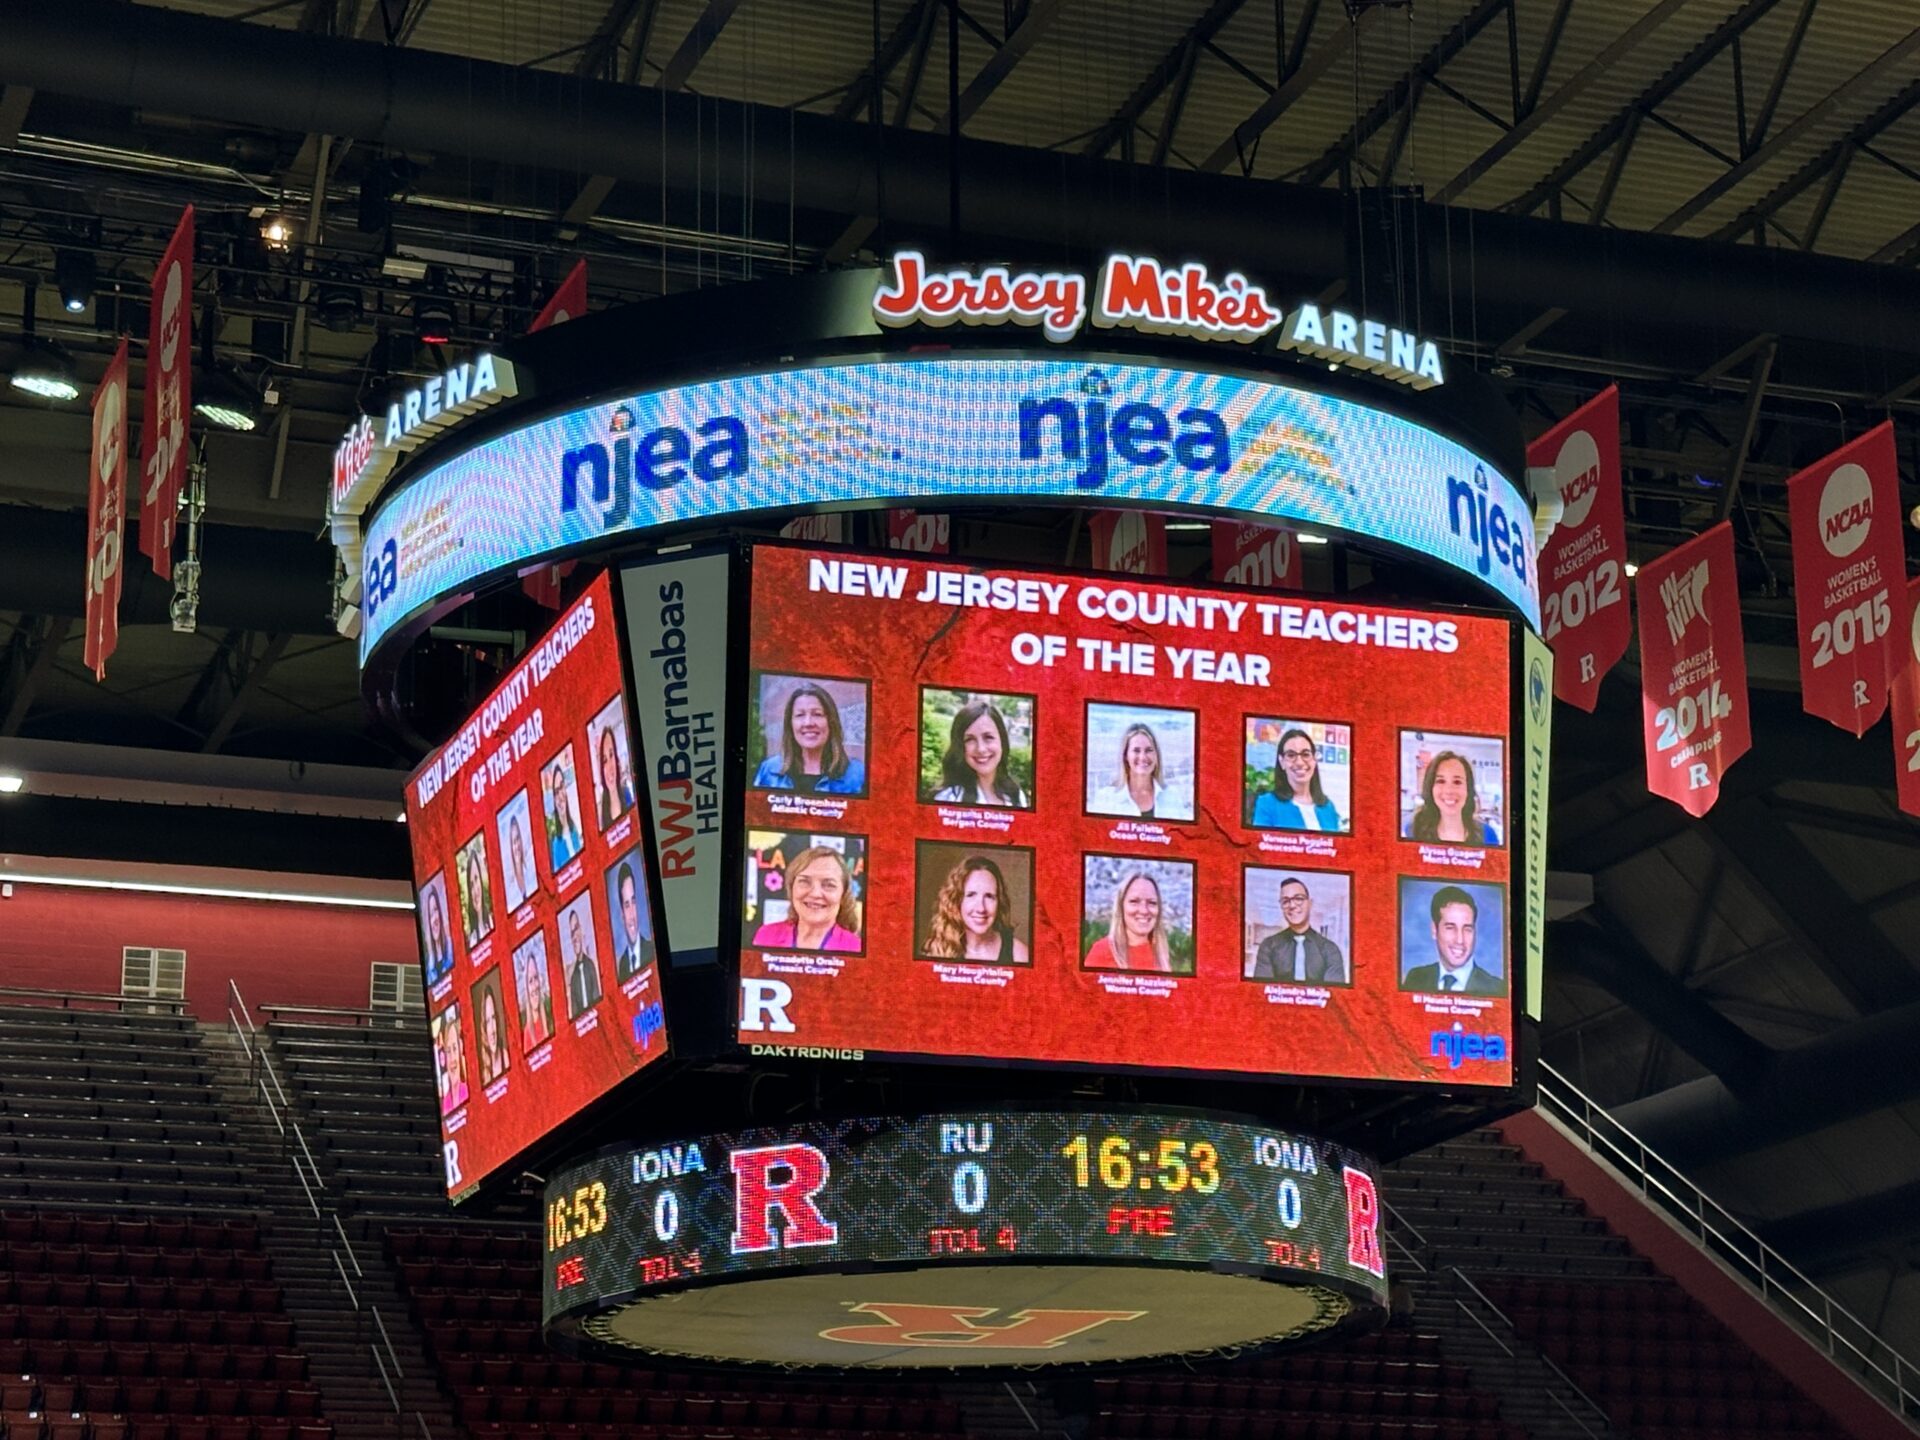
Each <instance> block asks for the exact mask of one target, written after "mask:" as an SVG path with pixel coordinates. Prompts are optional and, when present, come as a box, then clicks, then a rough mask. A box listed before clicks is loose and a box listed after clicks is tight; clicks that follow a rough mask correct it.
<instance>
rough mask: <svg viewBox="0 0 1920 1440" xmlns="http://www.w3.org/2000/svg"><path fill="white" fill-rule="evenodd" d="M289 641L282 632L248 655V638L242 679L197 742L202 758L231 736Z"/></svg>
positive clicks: (270, 637)
mask: <svg viewBox="0 0 1920 1440" xmlns="http://www.w3.org/2000/svg"><path fill="white" fill-rule="evenodd" d="M292 638H293V637H292V636H291V635H288V634H286V633H284V632H282V633H281V634H278V635H270V636H268V637H267V644H266V648H265V649H263V650H262V651H261V652H260V653H259V654H258V655H253V654H252V648H253V644H252V640H251V638H249V640H248V642H247V646H246V651H245V653H247V654H248V655H249V657H250V658H249V659H248V662H247V673H246V678H245V679H243V680H242V681H241V682H240V684H239V686H238V688H236V689H235V690H234V692H233V698H232V699H230V700H228V701H227V704H226V708H225V709H223V710H222V711H221V712H220V718H219V719H217V720H215V721H214V722H213V728H212V729H211V730H209V731H208V732H207V738H206V739H205V740H203V741H202V742H201V744H200V752H201V753H202V754H203V755H212V754H214V753H215V752H216V751H218V750H219V749H220V747H221V746H222V745H225V744H226V743H227V740H228V738H229V737H230V736H231V735H232V734H233V727H234V726H235V725H236V724H238V723H239V720H240V717H241V716H242V715H243V714H245V713H246V709H247V706H248V705H250V704H251V703H252V702H253V697H254V696H255V695H256V694H257V693H258V692H259V690H260V687H261V684H262V682H264V681H265V680H266V678H267V674H268V672H269V671H271V670H272V669H273V667H274V666H275V665H277V664H278V663H279V661H280V657H281V656H282V655H284V654H285V653H286V650H287V642H288V641H289V640H291V639H292Z"/></svg>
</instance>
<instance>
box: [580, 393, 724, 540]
mask: <svg viewBox="0 0 1920 1440" xmlns="http://www.w3.org/2000/svg"><path fill="white" fill-rule="evenodd" d="M607 435H608V438H609V441H610V443H607V444H602V443H601V442H599V441H590V442H589V443H587V444H585V445H582V446H580V447H579V448H577V449H574V450H569V451H567V452H566V454H564V455H562V456H561V457H560V509H561V512H562V513H563V514H564V513H569V512H572V511H574V510H578V509H579V508H580V505H581V503H582V502H581V489H582V482H583V481H584V482H585V489H586V490H587V492H588V496H589V498H590V502H591V503H592V504H593V505H596V506H598V507H600V515H599V520H600V526H601V528H602V529H604V530H618V529H619V528H620V527H621V526H623V525H625V524H626V523H627V522H628V520H629V518H630V517H631V516H632V514H633V487H634V483H635V482H636V481H638V482H639V484H640V486H641V487H642V488H643V489H646V490H655V491H658V490H671V489H672V488H673V487H674V486H676V485H679V484H681V483H683V482H684V481H686V480H688V479H689V478H691V479H695V480H701V481H704V482H706V483H707V484H709V485H711V484H714V483H715V482H717V481H721V480H738V479H741V478H742V477H744V476H745V475H746V473H747V467H748V465H749V463H750V460H749V455H748V449H747V427H746V426H745V425H743V424H742V423H741V422H740V417H739V416H737V415H716V416H714V417H713V418H711V419H709V420H702V421H700V422H699V423H698V424H696V425H684V426H683V425H675V424H671V423H669V424H665V425H661V426H658V427H656V428H655V429H652V430H648V431H646V432H644V433H640V432H639V427H638V425H637V423H636V422H635V419H634V414H633V411H631V410H629V409H628V408H627V407H626V406H625V405H620V406H617V407H615V409H614V412H613V414H612V416H611V417H610V419H609V420H608V422H607Z"/></svg>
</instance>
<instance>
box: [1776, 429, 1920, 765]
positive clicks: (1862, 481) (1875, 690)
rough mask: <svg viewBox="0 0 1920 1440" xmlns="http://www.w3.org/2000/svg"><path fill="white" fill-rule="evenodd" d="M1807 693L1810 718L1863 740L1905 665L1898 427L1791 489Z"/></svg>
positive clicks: (1833, 458)
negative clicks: (1899, 613)
mask: <svg viewBox="0 0 1920 1440" xmlns="http://www.w3.org/2000/svg"><path fill="white" fill-rule="evenodd" d="M1787 518H1788V520H1789V522H1790V523H1791V525H1792V527H1793V601H1794V617H1795V627H1796V628H1797V629H1798V630H1799V632H1800V695H1801V704H1802V705H1803V706H1804V707H1805V709H1806V712H1807V713H1808V714H1809V715H1818V716H1819V717H1820V718H1821V719H1822V720H1831V721H1832V722H1833V723H1834V724H1835V725H1838V726H1839V727H1840V728H1841V729H1842V730H1848V731H1851V732H1852V733H1853V734H1854V735H1856V736H1858V735H1864V734H1866V733H1867V729H1868V727H1869V726H1871V725H1872V724H1873V723H1874V722H1875V721H1876V720H1878V719H1879V718H1880V712H1881V711H1883V710H1884V709H1886V706H1887V682H1888V680H1889V679H1890V678H1891V677H1892V674H1893V672H1894V670H1895V668H1896V667H1897V665H1898V663H1899V661H1898V651H1897V650H1896V649H1895V648H1894V647H1895V645H1896V643H1897V642H1896V639H1895V636H1894V611H1895V610H1896V609H1897V608H1898V602H1899V600H1900V598H1901V597H1900V586H1901V583H1902V581H1904V579H1905V578H1906V565H1907V557H1906V550H1905V547H1904V546H1903V545H1902V543H1901V536H1900V463H1899V458H1898V456H1897V455H1896V453H1895V451H1894V448H1893V422H1892V421H1891V420H1889V421H1887V422H1886V423H1885V424H1883V425H1879V426H1876V427H1875V428H1874V429H1872V430H1869V431H1868V432H1867V433H1866V434H1865V435H1862V436H1861V437H1860V438H1859V439H1858V440H1855V441H1854V442H1853V443H1852V444H1850V445H1843V446H1841V447H1840V448H1839V449H1838V450H1836V451H1834V452H1833V453H1832V454H1831V455H1829V456H1827V458H1826V459H1824V460H1822V461H1821V462H1820V463H1819V464H1817V465H1812V466H1809V467H1808V468H1807V469H1805V470H1802V471H1801V472H1800V473H1799V474H1798V475H1796V476H1794V477H1793V478H1792V479H1791V480H1789V481H1787Z"/></svg>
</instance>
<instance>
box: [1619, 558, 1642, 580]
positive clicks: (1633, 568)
mask: <svg viewBox="0 0 1920 1440" xmlns="http://www.w3.org/2000/svg"><path fill="white" fill-rule="evenodd" d="M1620 568H1621V569H1622V570H1625V571H1626V572H1627V578H1628V579H1629V580H1631V579H1632V578H1633V577H1634V576H1636V575H1638V574H1639V573H1640V567H1639V566H1638V565H1636V564H1634V563H1633V562H1632V561H1631V560H1629V561H1627V563H1626V564H1625V565H1622V566H1621V567H1620Z"/></svg>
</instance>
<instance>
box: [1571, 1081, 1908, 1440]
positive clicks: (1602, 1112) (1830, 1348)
mask: <svg viewBox="0 0 1920 1440" xmlns="http://www.w3.org/2000/svg"><path fill="white" fill-rule="evenodd" d="M1540 1077H1541V1083H1540V1087H1539V1102H1538V1103H1539V1104H1540V1106H1541V1108H1542V1109H1543V1110H1545V1109H1548V1108H1549V1107H1551V1110H1552V1112H1554V1113H1557V1115H1558V1116H1560V1117H1561V1118H1564V1119H1565V1120H1566V1121H1568V1122H1569V1124H1570V1126H1572V1127H1576V1128H1577V1129H1578V1130H1579V1131H1581V1132H1584V1141H1585V1145H1586V1148H1587V1150H1588V1151H1589V1153H1591V1154H1592V1155H1594V1156H1595V1158H1597V1159H1599V1160H1601V1161H1603V1162H1606V1163H1609V1164H1611V1165H1612V1166H1613V1167H1614V1168H1615V1169H1617V1170H1619V1171H1620V1172H1621V1173H1622V1174H1623V1175H1624V1176H1625V1177H1626V1178H1627V1180H1628V1181H1629V1182H1630V1183H1637V1184H1638V1185H1639V1187H1640V1193H1641V1194H1642V1195H1643V1196H1645V1197H1646V1198H1647V1199H1648V1200H1658V1201H1659V1202H1660V1205H1661V1208H1662V1209H1664V1210H1667V1211H1668V1212H1669V1213H1671V1214H1673V1215H1674V1216H1676V1217H1677V1218H1678V1219H1679V1220H1681V1221H1682V1223H1683V1224H1684V1225H1685V1226H1687V1227H1688V1228H1691V1229H1692V1230H1693V1231H1694V1232H1695V1234H1696V1235H1697V1237H1698V1239H1699V1241H1700V1244H1701V1246H1702V1247H1703V1248H1705V1249H1708V1250H1710V1251H1711V1252H1712V1253H1713V1254H1715V1255H1717V1256H1719V1257H1720V1258H1721V1259H1723V1260H1726V1261H1728V1262H1729V1263H1731V1264H1732V1265H1734V1267H1735V1268H1736V1269H1737V1270H1739V1271H1740V1272H1741V1273H1742V1274H1743V1275H1744V1276H1745V1278H1746V1279H1747V1280H1748V1282H1749V1283H1750V1284H1753V1285H1754V1287H1755V1288H1756V1289H1757V1290H1758V1291H1759V1292H1760V1296H1761V1298H1762V1299H1764V1300H1766V1301H1768V1302H1770V1303H1771V1305H1772V1306H1773V1308H1774V1310H1775V1311H1776V1312H1777V1313H1779V1314H1780V1315H1782V1316H1783V1317H1784V1318H1785V1319H1787V1320H1789V1321H1790V1322H1792V1323H1794V1324H1795V1325H1796V1326H1797V1327H1798V1328H1800V1330H1801V1331H1802V1332H1803V1333H1804V1334H1805V1335H1806V1336H1807V1337H1808V1338H1809V1339H1811V1340H1813V1341H1814V1342H1816V1343H1822V1344H1824V1345H1825V1347H1826V1351H1827V1354H1828V1355H1829V1356H1831V1357H1832V1358H1833V1359H1834V1360H1835V1361H1839V1360H1840V1359H1841V1356H1840V1351H1841V1350H1842V1349H1845V1350H1846V1351H1847V1352H1848V1353H1849V1354H1851V1355H1852V1356H1854V1357H1855V1358H1856V1359H1857V1360H1858V1361H1859V1363H1860V1366H1862V1367H1864V1368H1863V1369H1861V1370H1859V1371H1854V1372H1853V1373H1856V1374H1857V1375H1858V1376H1859V1378H1860V1379H1861V1381H1862V1382H1863V1383H1865V1384H1867V1385H1868V1387H1869V1388H1870V1389H1873V1390H1875V1391H1876V1392H1879V1391H1880V1390H1882V1389H1883V1388H1884V1390H1885V1391H1886V1392H1887V1393H1884V1394H1881V1395H1880V1398H1881V1399H1882V1400H1884V1401H1886V1402H1887V1403H1888V1404H1890V1405H1891V1407H1892V1408H1893V1409H1894V1410H1896V1411H1897V1412H1898V1413H1900V1414H1901V1415H1903V1416H1904V1415H1915V1414H1920V1391H1916V1388H1915V1386H1916V1383H1920V1368H1916V1367H1915V1365H1914V1363H1913V1362H1912V1361H1911V1360H1909V1359H1907V1358H1906V1356H1904V1355H1903V1354H1901V1353H1900V1352H1899V1351H1898V1350H1896V1349H1894V1348H1893V1346H1891V1345H1889V1344H1888V1343H1887V1342H1886V1341H1885V1340H1882V1339H1881V1338H1880V1337H1879V1336H1878V1335H1876V1334H1875V1333H1874V1331H1873V1327H1872V1326H1870V1325H1868V1324H1867V1323H1866V1322H1865V1321H1863V1320H1862V1319H1860V1317H1859V1316H1857V1315H1855V1314H1854V1313H1853V1312H1852V1311H1851V1310H1849V1309H1848V1308H1847V1307H1846V1306H1845V1305H1843V1304H1841V1303H1840V1302H1839V1301H1838V1300H1836V1299H1834V1297H1833V1296H1832V1295H1830V1294H1829V1293H1828V1292H1827V1291H1825V1290H1824V1289H1822V1288H1821V1287H1820V1286H1819V1285H1818V1284H1816V1283H1815V1282H1814V1281H1813V1280H1812V1279H1810V1278H1809V1277H1808V1276H1807V1275H1806V1274H1805V1273H1804V1272H1803V1271H1801V1270H1800V1269H1799V1268H1798V1267H1797V1266H1795V1265H1794V1264H1793V1263H1792V1262H1790V1261H1789V1260H1788V1259H1787V1258H1786V1257H1785V1256H1783V1255H1781V1254H1780V1252H1779V1251H1777V1250H1775V1249H1774V1248H1773V1247H1772V1246H1771V1245H1769V1244H1767V1242H1766V1241H1765V1240H1762V1239H1761V1238H1760V1237H1759V1236H1758V1235H1757V1234H1755V1233H1754V1232H1753V1230H1752V1229H1751V1228H1749V1227H1748V1226H1747V1225H1746V1224H1745V1223H1743V1222H1742V1221H1741V1220H1740V1219H1739V1218H1738V1217H1737V1216H1735V1215H1734V1214H1733V1212H1732V1211H1730V1210H1728V1209H1727V1208H1726V1207H1725V1206H1724V1205H1722V1204H1720V1203H1719V1202H1718V1201H1717V1200H1715V1199H1714V1198H1713V1197H1712V1196H1710V1195H1708V1194H1707V1193H1706V1192H1705V1191H1704V1190H1702V1189H1701V1188H1700V1187H1699V1186H1697V1185H1695V1184H1694V1183H1693V1182H1692V1181H1691V1180H1689V1179H1688V1178H1687V1177H1686V1175H1685V1174H1684V1173H1682V1172H1681V1170H1680V1168H1679V1167H1678V1166H1677V1165H1675V1164H1674V1163H1673V1162H1672V1161H1670V1160H1668V1159H1667V1158H1666V1157H1665V1156H1663V1155H1661V1154H1659V1153H1658V1152H1657V1151H1655V1150H1653V1149H1652V1148H1650V1147H1649V1146H1648V1145H1647V1143H1646V1142H1645V1141H1644V1140H1642V1139H1641V1138H1640V1137H1639V1136H1638V1135H1635V1134H1634V1133H1633V1132H1632V1131H1631V1130H1629V1129H1628V1128H1627V1127H1626V1126H1625V1125H1622V1124H1621V1123H1620V1122H1619V1121H1618V1120H1617V1119H1615V1118H1614V1117H1613V1116H1612V1115H1611V1114H1609V1113H1608V1112H1607V1110H1606V1109H1605V1107H1604V1106H1602V1105H1600V1104H1599V1103H1598V1102H1596V1101H1595V1100H1594V1099H1593V1098H1592V1097H1591V1096H1589V1095H1587V1094H1586V1092H1585V1091H1583V1090H1581V1089H1580V1087H1579V1086H1577V1085H1575V1084H1574V1083H1573V1082H1572V1081H1571V1080H1569V1079H1568V1078H1567V1077H1566V1076H1565V1075H1562V1074H1561V1073H1560V1072H1559V1071H1558V1070H1556V1069H1554V1068H1553V1066H1551V1065H1549V1064H1548V1063H1547V1062H1546V1061H1544V1060H1542V1061H1541V1062H1540ZM1556 1087H1557V1088H1558V1090H1560V1091H1564V1092H1565V1093H1564V1094H1561V1093H1556ZM1569 1097H1571V1098H1569ZM1596 1119H1598V1120H1601V1121H1604V1122H1605V1124H1607V1125H1608V1126H1611V1127H1612V1129H1613V1130H1614V1131H1615V1132H1616V1133H1617V1134H1618V1135H1619V1136H1620V1137H1621V1139H1620V1140H1618V1141H1616V1140H1615V1139H1614V1138H1613V1137H1612V1136H1609V1135H1606V1134H1604V1133H1602V1132H1601V1130H1600V1129H1599V1128H1597V1126H1596V1123H1595V1122H1596ZM1655 1165H1658V1166H1659V1167H1660V1168H1661V1170H1662V1172H1663V1174H1661V1175H1655V1174H1654V1171H1653V1166H1655ZM1709 1211H1711V1212H1712V1218H1711V1219H1709V1218H1708V1212H1709ZM1789 1280H1790V1281H1791V1282H1792V1284H1794V1285H1796V1286H1798V1287H1800V1290H1801V1292H1803V1293H1804V1294H1805V1295H1806V1296H1807V1297H1808V1298H1804V1299H1803V1298H1802V1294H1801V1293H1796V1292H1795V1290H1793V1289H1790V1288H1788V1284H1787V1283H1784V1282H1786V1281H1789ZM1809 1300H1811V1301H1812V1302H1813V1303H1809ZM1836 1321H1845V1322H1846V1323H1847V1324H1849V1325H1851V1326H1853V1327H1854V1330H1855V1331H1856V1332H1857V1333H1858V1334H1860V1335H1862V1336H1864V1337H1865V1340H1866V1347H1867V1348H1864V1349H1863V1348H1862V1347H1861V1345H1860V1344H1857V1343H1855V1341H1854V1340H1853V1339H1852V1338H1850V1337H1849V1336H1847V1335H1845V1334H1842V1333H1841V1330H1840V1325H1839V1324H1838V1323H1836ZM1876 1351H1878V1352H1881V1353H1883V1354H1885V1355H1887V1356H1889V1357H1891V1360H1892V1369H1891V1370H1889V1369H1888V1368H1887V1366H1886V1365H1885V1364H1883V1363H1882V1362H1881V1361H1880V1360H1878V1359H1876V1358H1874V1352H1876ZM1845 1368H1847V1369H1849V1370H1850V1371H1852V1369H1853V1367H1852V1366H1851V1365H1848V1366H1846V1367H1845ZM1870 1377H1877V1379H1878V1380H1879V1382H1880V1384H1879V1385H1874V1384H1873V1381H1872V1378H1870Z"/></svg>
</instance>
